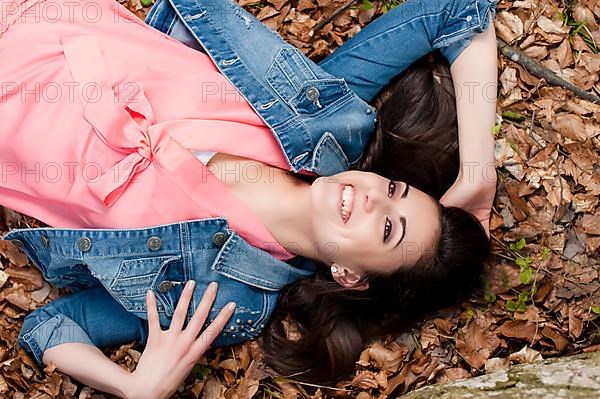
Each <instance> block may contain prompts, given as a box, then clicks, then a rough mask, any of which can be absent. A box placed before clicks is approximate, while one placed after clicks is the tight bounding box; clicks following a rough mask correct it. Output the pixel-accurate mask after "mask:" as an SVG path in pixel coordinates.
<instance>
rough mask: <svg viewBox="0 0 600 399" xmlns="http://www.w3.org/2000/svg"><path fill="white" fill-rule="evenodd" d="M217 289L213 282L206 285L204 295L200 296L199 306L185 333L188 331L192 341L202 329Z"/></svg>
mask: <svg viewBox="0 0 600 399" xmlns="http://www.w3.org/2000/svg"><path fill="white" fill-rule="evenodd" d="M217 288H218V284H217V283H216V282H215V281H213V282H211V283H210V284H208V287H207V288H206V291H205V292H204V295H202V300H201V301H200V304H199V305H198V307H197V308H196V310H195V312H194V315H193V316H192V319H191V320H190V322H189V323H188V326H187V328H186V331H188V333H189V334H191V335H192V337H193V338H194V339H195V338H196V337H197V336H198V333H199V332H200V330H201V329H202V326H203V325H204V321H205V320H206V317H207V316H208V312H209V311H210V308H211V307H212V305H213V302H214V301H215V298H216V296H217Z"/></svg>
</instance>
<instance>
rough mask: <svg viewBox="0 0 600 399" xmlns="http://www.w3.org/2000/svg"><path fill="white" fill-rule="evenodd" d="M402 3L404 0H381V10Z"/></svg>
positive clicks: (386, 9) (386, 10)
mask: <svg viewBox="0 0 600 399" xmlns="http://www.w3.org/2000/svg"><path fill="white" fill-rule="evenodd" d="M402 3H404V0H383V12H384V13H385V12H388V11H389V10H391V9H392V8H395V7H397V6H399V5H400V4H402Z"/></svg>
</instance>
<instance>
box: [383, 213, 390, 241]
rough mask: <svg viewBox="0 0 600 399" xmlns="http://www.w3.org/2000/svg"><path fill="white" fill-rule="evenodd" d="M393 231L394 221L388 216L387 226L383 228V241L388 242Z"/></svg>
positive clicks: (386, 219)
mask: <svg viewBox="0 0 600 399" xmlns="http://www.w3.org/2000/svg"><path fill="white" fill-rule="evenodd" d="M391 232H392V222H391V221H390V219H388V218H387V217H386V218H385V226H384V228H383V242H386V241H387V239H388V237H389V236H390V233H391Z"/></svg>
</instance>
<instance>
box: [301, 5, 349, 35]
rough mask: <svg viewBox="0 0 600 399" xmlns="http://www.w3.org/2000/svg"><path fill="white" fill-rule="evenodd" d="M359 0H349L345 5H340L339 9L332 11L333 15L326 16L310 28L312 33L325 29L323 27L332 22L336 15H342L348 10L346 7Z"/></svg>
mask: <svg viewBox="0 0 600 399" xmlns="http://www.w3.org/2000/svg"><path fill="white" fill-rule="evenodd" d="M356 1H357V0H350V1H349V2H347V3H346V4H344V5H343V6H341V7H339V8H338V9H336V10H335V11H334V12H332V13H331V15H329V16H327V17H325V18H324V19H323V20H322V21H321V22H319V23H317V24H316V25H315V26H313V28H312V29H311V30H310V34H311V36H312V35H314V33H315V32H317V31H319V30H321V29H323V27H324V26H325V25H327V24H328V23H330V22H331V21H332V20H333V19H334V18H335V17H337V16H338V15H340V14H341V13H343V12H344V11H346V9H348V8H350V6H352V4H354V3H356Z"/></svg>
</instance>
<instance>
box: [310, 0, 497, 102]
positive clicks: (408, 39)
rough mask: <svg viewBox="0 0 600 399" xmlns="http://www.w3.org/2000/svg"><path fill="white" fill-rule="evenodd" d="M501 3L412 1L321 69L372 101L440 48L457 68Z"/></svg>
mask: <svg viewBox="0 0 600 399" xmlns="http://www.w3.org/2000/svg"><path fill="white" fill-rule="evenodd" d="M495 6H496V0H406V1H405V2H404V3H402V4H401V5H399V6H398V7H396V8H394V9H392V10H391V11H388V12H387V13H386V14H384V15H382V16H381V17H379V18H377V19H376V20H375V21H373V22H371V23H370V24H368V25H367V26H366V27H365V29H363V30H362V31H360V32H358V33H357V34H356V35H354V36H353V37H352V38H351V39H350V40H348V41H347V42H346V43H345V44H344V45H343V46H341V47H340V48H338V49H337V50H336V51H335V52H334V53H333V54H331V55H330V56H329V57H327V58H325V59H324V60H323V61H321V63H320V64H319V66H320V67H321V68H323V69H324V70H326V71H327V72H329V73H331V74H334V75H335V76H337V77H339V78H343V79H345V80H346V82H347V83H348V86H349V87H350V89H352V90H353V91H354V92H355V93H356V94H358V96H359V97H361V98H362V99H363V100H364V101H367V102H371V101H372V100H373V98H374V97H375V96H376V95H377V93H378V92H379V91H380V90H381V89H382V88H383V87H384V86H385V85H386V84H387V83H388V82H389V81H390V80H392V78H393V77H394V76H396V75H398V74H400V73H401V72H402V71H404V70H405V69H406V68H408V67H409V66H410V65H411V64H412V63H413V62H415V61H416V60H418V59H419V58H421V57H422V56H424V55H426V54H428V53H430V52H431V51H433V50H434V49H436V48H439V49H440V52H441V53H442V55H443V56H444V57H445V58H446V59H447V60H448V62H449V63H450V64H452V63H453V62H454V61H455V60H456V58H457V57H458V56H459V55H460V53H461V52H462V51H463V50H464V49H465V48H466V47H467V46H468V45H469V43H470V41H471V38H472V37H473V36H474V35H475V34H476V33H480V32H483V31H485V30H486V29H487V26H488V24H489V15H488V12H490V11H491V13H492V16H494V15H495V12H496V9H495Z"/></svg>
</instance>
